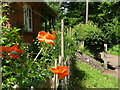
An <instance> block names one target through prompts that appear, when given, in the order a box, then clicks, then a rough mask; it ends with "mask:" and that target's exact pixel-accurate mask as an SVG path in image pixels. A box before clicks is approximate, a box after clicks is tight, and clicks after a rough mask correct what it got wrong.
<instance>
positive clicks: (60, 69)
mask: <svg viewBox="0 0 120 90" xmlns="http://www.w3.org/2000/svg"><path fill="white" fill-rule="evenodd" d="M50 69H51V71H52V72H53V73H54V74H58V75H59V79H63V78H64V77H65V76H68V75H69V73H68V67H67V66H57V67H56V68H50Z"/></svg>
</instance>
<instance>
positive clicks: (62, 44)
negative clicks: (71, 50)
mask: <svg viewBox="0 0 120 90" xmlns="http://www.w3.org/2000/svg"><path fill="white" fill-rule="evenodd" d="M61 56H62V62H61V63H62V65H63V59H64V19H62V20H61Z"/></svg>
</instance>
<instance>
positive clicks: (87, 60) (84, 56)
mask: <svg viewBox="0 0 120 90" xmlns="http://www.w3.org/2000/svg"><path fill="white" fill-rule="evenodd" d="M75 56H76V59H77V60H81V61H82V62H84V63H86V64H88V65H90V66H92V67H93V68H95V69H98V70H100V71H101V72H103V71H104V67H103V66H102V64H101V63H100V62H99V61H97V60H95V59H94V58H91V57H90V56H88V55H87V54H82V55H81V54H79V53H75Z"/></svg>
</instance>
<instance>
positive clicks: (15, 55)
mask: <svg viewBox="0 0 120 90" xmlns="http://www.w3.org/2000/svg"><path fill="white" fill-rule="evenodd" d="M19 57H20V55H19V54H10V59H17V58H19Z"/></svg>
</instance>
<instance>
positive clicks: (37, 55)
mask: <svg viewBox="0 0 120 90" xmlns="http://www.w3.org/2000/svg"><path fill="white" fill-rule="evenodd" d="M42 49H43V48H42ZM42 49H40V51H39V53H38V54H37V56H36V57H35V59H34V61H36V59H37V58H38V56H39V55H40V53H41V51H42Z"/></svg>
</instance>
